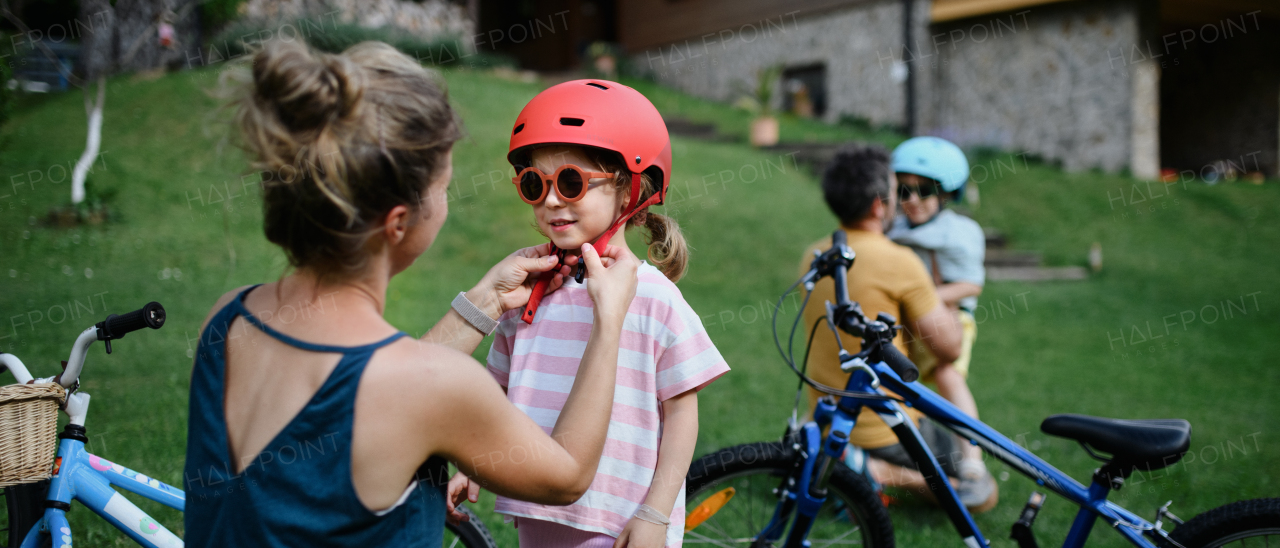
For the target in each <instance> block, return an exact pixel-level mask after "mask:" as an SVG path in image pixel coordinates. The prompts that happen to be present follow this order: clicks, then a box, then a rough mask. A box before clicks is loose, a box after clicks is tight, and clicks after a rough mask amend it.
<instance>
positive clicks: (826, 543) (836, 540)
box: [809, 527, 862, 546]
mask: <svg viewBox="0 0 1280 548" xmlns="http://www.w3.org/2000/svg"><path fill="white" fill-rule="evenodd" d="M861 529H862V528H861V527H850V528H849V529H848V530H847V531H845V532H844V534H842V535H840V536H838V537H836V538H833V539H831V540H813V539H809V542H810V543H811V544H813V545H814V546H817V545H819V544H821V545H823V546H830V545H832V544H862V541H860V540H859V541H857V542H840V540H841V539H843V538H845V537H847V536H849V535H852V534H853V533H855V532H858V531H859V530H861Z"/></svg>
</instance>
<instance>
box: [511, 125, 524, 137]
mask: <svg viewBox="0 0 1280 548" xmlns="http://www.w3.org/2000/svg"><path fill="white" fill-rule="evenodd" d="M522 130H524V124H520V125H518V126H516V129H515V131H512V132H511V134H512V135H515V134H517V133H520V132H521V131H522Z"/></svg>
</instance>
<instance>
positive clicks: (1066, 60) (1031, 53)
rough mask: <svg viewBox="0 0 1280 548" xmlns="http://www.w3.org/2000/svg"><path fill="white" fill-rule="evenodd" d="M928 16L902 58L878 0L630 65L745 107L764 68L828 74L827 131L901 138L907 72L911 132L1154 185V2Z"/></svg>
mask: <svg viewBox="0 0 1280 548" xmlns="http://www.w3.org/2000/svg"><path fill="white" fill-rule="evenodd" d="M930 5H931V4H930V1H929V0H917V1H916V3H915V4H914V6H915V7H914V8H913V13H914V15H915V21H914V23H913V33H914V40H913V44H910V45H905V47H904V43H903V36H902V31H903V25H902V6H903V4H902V2H900V1H896V0H884V1H878V2H866V3H863V4H858V5H854V6H847V7H842V8H839V9H832V10H825V11H823V10H819V11H816V12H800V13H796V14H793V15H785V16H784V17H779V16H777V15H775V16H774V18H773V19H772V20H771V21H772V24H760V23H757V24H756V26H757V27H759V28H761V29H764V30H762V31H761V32H760V33H759V35H758V36H756V37H754V40H746V39H744V37H743V35H742V33H741V32H740V30H739V28H738V27H732V28H730V29H729V30H730V31H733V32H734V33H736V36H735V37H734V38H733V39H732V40H725V41H718V39H713V40H712V42H711V43H709V44H704V43H702V42H700V41H699V40H698V39H697V38H691V39H688V40H687V41H681V42H676V43H671V44H666V45H664V46H661V47H656V48H650V49H648V50H644V51H640V52H637V53H635V54H634V55H633V56H632V62H633V65H634V66H637V67H638V68H639V69H641V70H642V71H648V72H650V73H651V74H652V75H653V76H654V77H655V79H656V80H658V81H659V82H661V83H663V84H666V85H669V86H672V87H675V88H678V89H681V90H684V91H686V92H689V93H692V94H695V95H699V96H703V97H708V98H712V99H718V100H724V101H732V100H734V99H736V98H737V97H739V96H741V95H744V94H745V93H746V92H747V90H748V89H750V83H752V82H754V78H755V72H756V70H758V69H759V68H760V67H764V66H768V65H771V64H777V63H781V64H783V65H785V66H788V67H795V66H803V65H808V64H814V63H824V64H825V65H826V68H827V87H828V89H827V97H828V108H827V112H826V114H825V116H824V119H825V120H826V121H829V122H834V121H837V120H839V119H840V118H841V117H843V116H851V117H854V118H860V119H864V120H866V121H869V122H870V123H872V124H875V125H891V126H897V127H903V126H905V125H906V123H907V117H906V101H907V99H906V84H905V81H904V78H903V71H902V70H901V69H902V68H903V65H902V63H904V62H909V63H910V66H912V67H913V68H912V70H913V72H914V79H915V89H916V106H915V113H916V117H917V120H916V128H915V133H916V134H921V135H937V136H941V137H944V138H947V139H951V140H953V141H955V142H957V143H958V144H960V145H961V146H962V147H978V146H986V147H998V148H1002V149H1008V150H1016V151H1021V152H1026V153H1028V154H1031V155H1035V156H1040V157H1044V158H1046V159H1049V160H1056V161H1060V162H1061V163H1062V164H1063V166H1064V167H1065V168H1067V169H1070V170H1080V169H1090V168H1100V169H1103V170H1106V171H1119V170H1122V169H1127V168H1136V169H1135V174H1136V175H1139V176H1142V177H1153V176H1155V174H1156V172H1157V171H1158V166H1159V154H1160V152H1159V110H1158V105H1159V96H1160V93H1159V69H1158V68H1157V67H1155V66H1154V65H1153V64H1152V63H1151V62H1150V60H1148V59H1147V58H1146V57H1145V56H1143V55H1142V54H1141V53H1135V51H1136V50H1135V48H1139V49H1142V48H1145V47H1146V46H1145V45H1144V44H1145V43H1146V42H1147V41H1148V39H1149V38H1150V37H1152V36H1154V35H1155V34H1156V29H1155V25H1154V21H1155V19H1156V18H1157V17H1158V11H1157V10H1156V9H1154V4H1153V3H1152V1H1151V0H1077V1H1072V2H1060V3H1048V4H1040V5H1033V6H1029V7H1026V8H1023V9H1019V10H1017V11H1011V12H1003V13H998V14H992V15H984V16H979V17H972V18H968V19H960V20H954V21H948V22H945V23H939V24H930V9H929V6H930ZM765 30H767V31H768V32H765ZM895 65H900V66H899V67H898V70H895ZM779 95H780V94H775V97H776V98H778V99H779V101H778V104H780V97H778V96H779ZM1134 105H1145V106H1147V107H1151V108H1141V109H1135V108H1134Z"/></svg>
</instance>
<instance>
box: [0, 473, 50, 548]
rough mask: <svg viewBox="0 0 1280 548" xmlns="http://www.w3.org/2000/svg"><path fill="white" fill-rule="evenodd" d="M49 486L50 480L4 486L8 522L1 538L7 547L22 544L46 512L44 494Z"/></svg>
mask: <svg viewBox="0 0 1280 548" xmlns="http://www.w3.org/2000/svg"><path fill="white" fill-rule="evenodd" d="M48 488H49V480H44V481H40V482H36V483H26V484H22V485H11V486H9V487H5V488H4V507H5V517H6V518H8V523H7V524H6V525H5V527H6V529H5V530H4V532H3V535H0V540H3V541H5V544H3V545H0V546H3V547H7V548H15V547H17V546H19V545H21V544H22V539H23V538H25V537H26V536H27V531H29V530H31V527H33V526H34V525H35V524H36V522H38V521H40V516H41V515H43V514H44V495H45V491H46V490H47V489H48Z"/></svg>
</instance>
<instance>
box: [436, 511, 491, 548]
mask: <svg viewBox="0 0 1280 548" xmlns="http://www.w3.org/2000/svg"><path fill="white" fill-rule="evenodd" d="M458 511H460V512H462V513H463V514H466V515H467V516H469V517H470V518H471V519H470V520H468V521H464V522H462V523H459V524H457V525H451V524H449V523H445V527H444V544H443V545H442V546H443V547H444V548H463V547H465V548H498V545H497V543H495V542H494V541H493V535H490V534H489V528H488V527H485V526H484V524H483V523H481V522H480V517H479V516H476V514H475V512H472V511H471V509H470V508H467V507H466V506H458Z"/></svg>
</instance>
